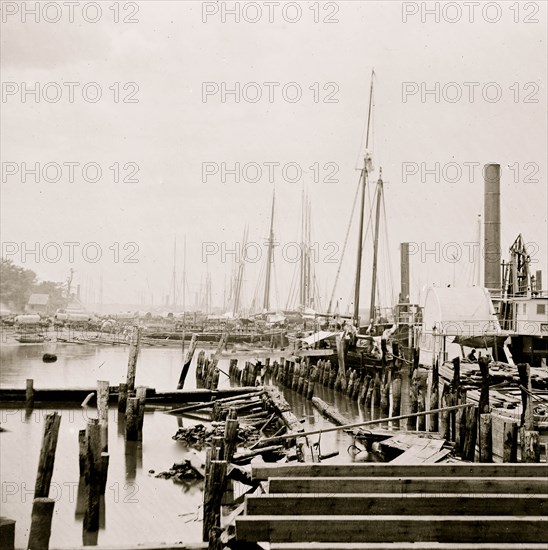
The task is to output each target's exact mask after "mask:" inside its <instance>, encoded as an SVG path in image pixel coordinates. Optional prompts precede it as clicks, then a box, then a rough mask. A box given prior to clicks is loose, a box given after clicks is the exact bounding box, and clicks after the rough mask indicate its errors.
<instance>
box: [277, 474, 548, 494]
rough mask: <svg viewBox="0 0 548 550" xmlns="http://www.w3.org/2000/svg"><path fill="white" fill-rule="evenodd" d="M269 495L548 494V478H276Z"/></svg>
mask: <svg viewBox="0 0 548 550" xmlns="http://www.w3.org/2000/svg"><path fill="white" fill-rule="evenodd" d="M269 492H270V493H286V494H289V493H300V492H302V493H333V494H335V493H437V494H448V493H462V494H464V493H480V492H481V493H500V494H502V493H513V494H521V495H534V494H539V493H548V478H545V479H534V478H520V477H504V478H479V477H452V478H440V477H404V478H399V479H398V478H392V477H324V478H322V477H293V478H287V477H278V478H276V477H274V478H270V479H269Z"/></svg>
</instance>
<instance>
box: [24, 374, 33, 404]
mask: <svg viewBox="0 0 548 550" xmlns="http://www.w3.org/2000/svg"><path fill="white" fill-rule="evenodd" d="M33 407H34V380H33V379H32V378H27V385H26V388H25V408H27V409H32V408H33Z"/></svg>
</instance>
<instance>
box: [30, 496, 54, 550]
mask: <svg viewBox="0 0 548 550" xmlns="http://www.w3.org/2000/svg"><path fill="white" fill-rule="evenodd" d="M54 507H55V500H53V499H52V498H47V497H38V498H35V499H34V501H33V502H32V520H31V525H30V534H29V542H28V546H27V549H28V550H48V548H49V538H50V535H51V520H52V518H53V508H54Z"/></svg>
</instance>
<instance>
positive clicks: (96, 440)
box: [84, 418, 102, 532]
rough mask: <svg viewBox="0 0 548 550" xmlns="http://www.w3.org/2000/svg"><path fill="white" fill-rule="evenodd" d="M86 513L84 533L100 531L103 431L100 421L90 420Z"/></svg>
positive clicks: (87, 451) (87, 439) (87, 438)
mask: <svg viewBox="0 0 548 550" xmlns="http://www.w3.org/2000/svg"><path fill="white" fill-rule="evenodd" d="M86 443H87V445H86V475H85V480H86V511H85V514H84V531H87V532H94V531H98V530H99V502H100V495H101V480H102V478H101V429H100V426H99V421H98V420H96V419H94V418H93V419H91V420H88V423H87V429H86Z"/></svg>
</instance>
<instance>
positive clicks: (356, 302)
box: [352, 70, 375, 327]
mask: <svg viewBox="0 0 548 550" xmlns="http://www.w3.org/2000/svg"><path fill="white" fill-rule="evenodd" d="M374 74H375V71H374V70H373V71H371V87H370V90H369V110H368V113H367V132H366V136H365V150H366V156H365V159H364V162H363V168H362V174H361V186H362V198H361V206H360V229H359V232H358V257H357V262H356V288H355V290H354V316H353V319H352V321H353V323H354V325H355V326H357V327H359V318H360V280H361V270H362V241H363V219H364V209H365V186H366V184H367V175H368V166H367V161H368V159H367V150H368V149H369V128H370V125H371V107H372V105H373V75H374Z"/></svg>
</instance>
